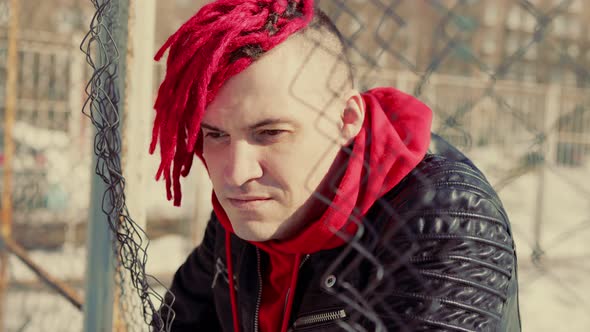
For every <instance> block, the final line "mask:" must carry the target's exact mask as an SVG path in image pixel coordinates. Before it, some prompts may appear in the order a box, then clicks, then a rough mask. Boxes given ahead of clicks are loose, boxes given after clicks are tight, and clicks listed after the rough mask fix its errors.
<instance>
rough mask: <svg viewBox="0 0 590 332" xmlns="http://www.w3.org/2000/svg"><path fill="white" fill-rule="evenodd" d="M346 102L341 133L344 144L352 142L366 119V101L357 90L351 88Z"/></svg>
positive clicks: (342, 115)
mask: <svg viewBox="0 0 590 332" xmlns="http://www.w3.org/2000/svg"><path fill="white" fill-rule="evenodd" d="M345 100H346V104H345V106H344V109H343V110H342V113H341V121H342V122H341V124H342V125H341V127H340V134H341V137H342V145H344V146H346V145H349V144H350V143H352V140H353V139H354V138H355V137H356V135H358V133H359V132H360V131H361V128H362V127H363V122H364V120H365V101H364V100H363V97H362V96H361V94H360V93H359V92H358V91H357V90H350V91H349V92H348V93H347V94H346V95H345Z"/></svg>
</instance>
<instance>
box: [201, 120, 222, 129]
mask: <svg viewBox="0 0 590 332" xmlns="http://www.w3.org/2000/svg"><path fill="white" fill-rule="evenodd" d="M201 127H202V128H205V129H209V130H212V131H223V130H221V129H219V128H217V127H215V126H212V125H209V124H206V123H204V122H201Z"/></svg>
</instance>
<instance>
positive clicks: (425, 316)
mask: <svg viewBox="0 0 590 332" xmlns="http://www.w3.org/2000/svg"><path fill="white" fill-rule="evenodd" d="M344 46H345V44H344V42H343V40H342V38H341V36H340V34H339V32H338V31H337V30H336V28H335V27H334V25H333V24H332V23H331V22H330V20H329V19H328V18H327V17H326V16H325V14H323V13H322V12H321V11H320V10H319V9H318V8H316V7H315V6H314V4H313V1H307V0H301V1H294V0H290V1H263V0H249V1H236V0H219V1H215V2H212V3H210V4H208V5H206V6H205V7H203V8H202V9H201V10H200V11H199V12H198V13H197V14H196V15H195V16H194V17H192V18H191V19H189V21H187V22H186V23H185V24H184V25H183V26H182V27H181V28H180V29H179V30H178V31H177V32H176V33H175V34H174V35H172V36H171V37H170V38H169V39H168V41H167V42H166V44H165V45H164V46H163V47H162V49H161V50H160V52H158V55H157V56H156V59H159V58H160V57H161V56H162V54H163V52H165V51H166V50H167V49H168V48H170V50H169V55H168V60H167V64H168V66H167V73H166V78H165V79H164V81H163V83H162V85H161V86H160V90H159V95H158V99H157V101H156V105H155V109H156V111H157V115H156V120H155V124H154V136H153V141H152V146H151V151H152V152H153V151H154V149H155V147H156V142H157V141H158V140H159V142H160V149H161V156H162V162H161V166H160V169H159V171H158V177H159V176H160V175H162V174H163V175H164V177H165V179H166V183H167V189H168V198H169V199H172V198H174V203H175V204H176V205H178V204H180V194H181V191H180V181H179V177H180V175H184V176H186V175H187V174H188V172H189V170H190V166H191V164H192V160H193V154H196V155H197V156H198V157H199V158H200V159H201V160H202V161H203V162H204V164H205V166H206V168H207V170H208V172H209V176H210V178H211V181H212V183H213V189H214V192H213V194H212V202H213V207H214V213H213V214H212V216H211V220H210V221H209V223H208V225H207V229H206V233H205V237H204V239H203V242H202V243H201V245H200V246H198V247H197V248H196V249H195V250H194V251H193V252H192V253H191V254H190V255H189V257H188V259H187V261H186V262H185V263H184V264H183V265H182V266H181V267H180V268H179V270H178V271H177V273H176V274H175V277H174V280H173V283H172V286H171V288H170V292H168V293H167V296H166V299H165V304H164V305H163V306H162V308H161V309H160V312H159V315H158V316H156V317H154V320H153V323H152V324H153V325H154V326H155V327H156V328H157V329H161V330H163V329H165V328H170V330H171V331H235V332H237V331H240V332H242V331H263V332H277V331H282V332H284V331H519V330H520V319H519V313H518V302H517V277H516V255H515V251H514V244H513V242H512V238H511V230H510V226H509V222H508V218H507V216H506V213H505V212H504V209H503V208H502V205H501V203H500V201H499V199H498V197H497V195H496V194H495V193H494V191H493V190H492V188H491V187H490V185H489V184H488V182H487V181H486V179H485V177H484V176H483V175H482V174H481V173H480V172H479V171H478V170H477V168H475V166H474V165H473V164H472V163H471V162H470V161H469V160H468V159H467V158H465V157H464V156H463V155H462V154H461V153H460V152H458V151H457V150H455V149H454V148H452V147H451V146H449V145H448V144H446V143H445V142H444V141H442V140H441V139H440V138H438V137H436V136H433V137H434V139H433V140H432V142H431V135H430V122H431V112H430V110H429V109H428V108H427V107H426V106H425V105H423V104H422V103H421V102H419V101H418V100H416V99H414V98H413V97H411V96H409V95H406V94H403V93H401V92H399V91H397V90H395V89H393V88H376V89H372V90H369V91H366V92H364V93H360V92H358V91H356V90H355V89H354V85H353V81H352V77H351V76H352V75H351V70H350V65H349V64H348V62H347V60H346V58H345V55H344ZM429 146H430V149H431V151H430V153H429V152H428V149H429ZM171 187H172V189H171ZM164 325H167V326H164Z"/></svg>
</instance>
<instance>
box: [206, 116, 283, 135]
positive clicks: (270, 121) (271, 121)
mask: <svg viewBox="0 0 590 332" xmlns="http://www.w3.org/2000/svg"><path fill="white" fill-rule="evenodd" d="M279 123H287V124H293V122H292V121H291V120H288V119H282V118H271V119H264V120H262V121H258V122H256V123H255V124H252V125H249V126H247V127H246V128H247V129H250V130H252V129H256V128H260V127H264V126H269V125H273V124H279ZM201 128H205V129H208V130H212V131H221V132H223V130H222V129H219V128H217V127H215V126H212V125H210V124H207V123H204V122H201Z"/></svg>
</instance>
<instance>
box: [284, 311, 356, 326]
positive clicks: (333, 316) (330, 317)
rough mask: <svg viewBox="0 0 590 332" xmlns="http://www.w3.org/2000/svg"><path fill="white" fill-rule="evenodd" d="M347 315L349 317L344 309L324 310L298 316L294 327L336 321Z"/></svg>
mask: <svg viewBox="0 0 590 332" xmlns="http://www.w3.org/2000/svg"><path fill="white" fill-rule="evenodd" d="M346 317H347V315H346V311H344V309H341V310H334V311H329V312H323V313H320V314H314V315H307V316H303V317H299V318H297V320H295V323H293V328H300V327H305V326H308V325H313V324H320V323H328V322H331V321H335V320H338V319H343V318H346Z"/></svg>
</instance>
